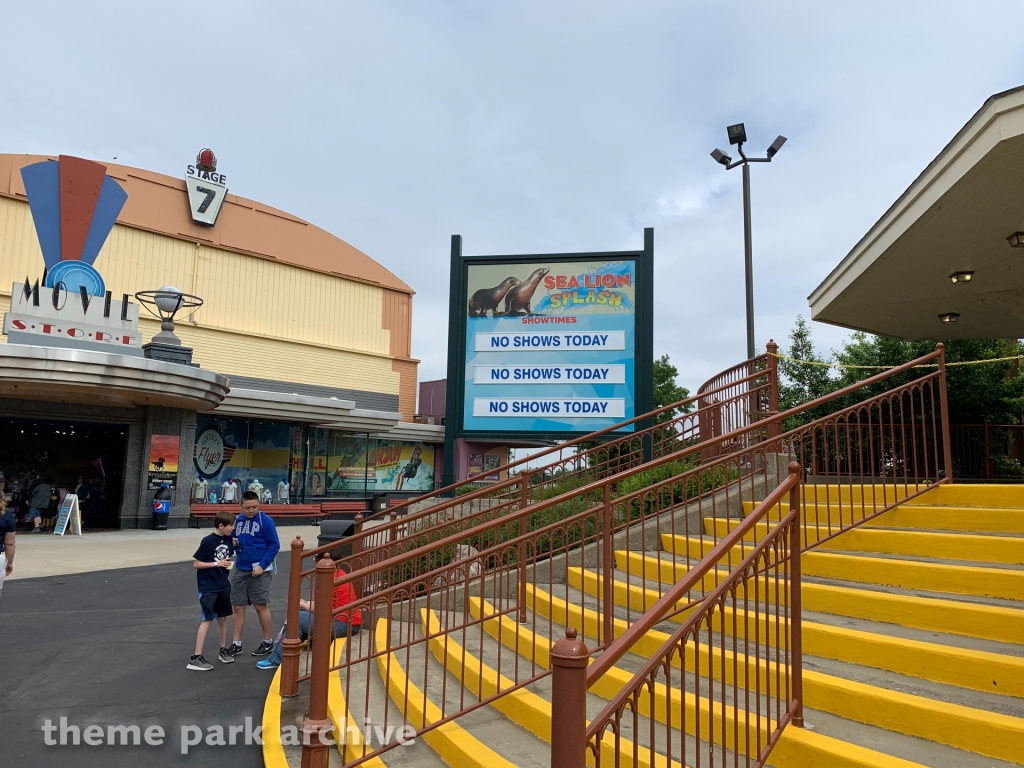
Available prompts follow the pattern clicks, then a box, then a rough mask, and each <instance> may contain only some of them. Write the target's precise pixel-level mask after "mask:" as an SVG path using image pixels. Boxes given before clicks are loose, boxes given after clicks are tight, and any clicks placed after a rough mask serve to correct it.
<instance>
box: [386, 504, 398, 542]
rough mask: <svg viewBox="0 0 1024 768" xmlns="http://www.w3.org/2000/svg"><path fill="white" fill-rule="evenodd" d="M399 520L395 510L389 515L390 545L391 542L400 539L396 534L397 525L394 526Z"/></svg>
mask: <svg viewBox="0 0 1024 768" xmlns="http://www.w3.org/2000/svg"><path fill="white" fill-rule="evenodd" d="M397 519H398V514H397V513H396V512H395V510H393V509H392V510H391V513H390V514H389V515H388V544H390V543H391V542H393V541H394V540H395V539H397V538H398V534H397V533H395V524H394V523H395V521H396V520H397Z"/></svg>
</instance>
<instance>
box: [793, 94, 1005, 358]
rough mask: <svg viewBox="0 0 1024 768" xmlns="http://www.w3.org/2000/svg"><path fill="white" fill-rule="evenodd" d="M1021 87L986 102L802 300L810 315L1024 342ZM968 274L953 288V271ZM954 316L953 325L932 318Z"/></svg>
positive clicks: (878, 327)
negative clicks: (1013, 239) (1018, 242)
mask: <svg viewBox="0 0 1024 768" xmlns="http://www.w3.org/2000/svg"><path fill="white" fill-rule="evenodd" d="M1015 231H1024V86H1021V87H1019V88H1015V89H1013V90H1010V91H1006V92H1004V93H1000V94H996V95H995V96H992V97H991V98H990V99H988V100H987V101H986V102H985V104H984V105H983V106H982V108H981V109H980V110H979V111H978V112H977V113H976V114H975V115H974V117H972V118H971V120H970V121H969V122H968V123H967V125H965V126H964V127H963V128H962V129H961V130H960V132H959V133H957V135H956V136H955V137H954V138H953V140H952V141H951V142H950V143H949V144H948V145H947V146H946V147H945V148H944V149H943V150H942V152H941V153H940V154H939V156H938V157H936V158H935V160H933V161H932V162H931V164H929V166H928V167H927V168H926V169H925V170H924V172H923V173H921V175H920V176H918V178H917V179H916V180H915V181H914V183H913V184H911V185H910V187H909V188H908V189H907V191H906V192H904V193H903V195H902V196H901V197H900V198H899V199H898V200H897V201H896V202H895V203H894V204H893V205H892V207H891V208H890V209H889V210H888V211H886V213H885V215H884V216H882V218H881V219H880V220H879V221H878V222H877V223H876V224H875V225H874V226H873V227H872V228H871V229H870V230H869V231H868V233H867V234H866V235H865V236H864V237H863V238H862V239H861V241H860V242H859V243H857V245H856V246H855V247H854V249H853V250H852V251H850V253H849V254H848V255H847V256H846V258H844V259H843V260H842V261H841V262H840V263H839V265H838V266H837V267H836V268H835V269H834V270H832V273H831V274H829V276H828V277H827V278H826V279H825V280H824V281H823V282H822V283H821V285H819V286H818V287H817V288H816V289H815V290H814V292H813V293H812V294H811V295H810V296H809V297H808V299H809V302H810V306H811V318H812V319H814V320H819V321H821V322H825V323H831V324H833V325H840V326H844V327H847V328H854V329H857V330H863V331H868V332H870V333H877V334H882V335H886V336H895V337H899V338H907V339H915V338H956V339H960V338H1024V249H1017V248H1011V247H1010V245H1009V243H1007V240H1006V238H1007V236H1009V235H1010V234H1012V233H1013V232H1015ZM959 270H973V271H974V277H973V279H972V281H971V282H970V283H967V284H954V283H953V282H952V281H951V280H950V278H949V275H950V274H951V273H952V272H954V271H959ZM948 312H957V313H959V314H960V317H959V319H958V321H957V322H956V323H949V324H942V323H940V322H939V319H938V316H939V315H940V314H942V313H948Z"/></svg>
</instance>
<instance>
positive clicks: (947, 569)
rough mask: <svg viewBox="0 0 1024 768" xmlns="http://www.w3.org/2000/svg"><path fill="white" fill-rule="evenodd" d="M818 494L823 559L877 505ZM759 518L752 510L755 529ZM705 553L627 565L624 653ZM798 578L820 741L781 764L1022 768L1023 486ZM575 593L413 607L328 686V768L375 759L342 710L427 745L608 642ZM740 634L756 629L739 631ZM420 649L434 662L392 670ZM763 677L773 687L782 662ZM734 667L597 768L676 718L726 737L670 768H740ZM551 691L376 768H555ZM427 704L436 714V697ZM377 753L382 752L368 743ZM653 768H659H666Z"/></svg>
mask: <svg viewBox="0 0 1024 768" xmlns="http://www.w3.org/2000/svg"><path fill="white" fill-rule="evenodd" d="M815 491H816V489H815V487H814V486H809V487H806V488H805V489H804V498H805V499H809V500H810V501H809V502H805V505H804V507H803V509H802V518H803V520H804V521H805V525H807V526H808V527H807V528H805V530H806V531H808V533H807V535H808V537H809V538H811V539H812V540H815V539H816V540H820V539H824V538H826V537H827V535H828V534H829V532H830V530H831V531H835V530H836V526H837V525H838V523H839V522H840V521H841V520H843V519H844V518H845V519H847V520H848V519H850V516H851V514H852V512H853V511H854V510H857V515H858V516H859V515H860V512H859V508H860V506H861V505H863V504H864V503H866V502H867V501H870V499H865V498H864V494H872V493H874V492H875V490H874V489H872V488H870V487H868V488H866V489H864V490H863V491H862V490H861V489H860V488H859V487H858V488H852V489H851V488H843V489H836V488H834V487H833V488H830V489H829V490H828V491H827V492H821V493H818V494H817V495H816V493H815ZM752 506H753V505H752V504H751V503H749V502H748V503H747V505H746V512H749V511H750V509H751V508H752ZM786 511H788V506H787V508H786ZM779 517H780V510H772V511H770V512H769V515H768V518H767V521H766V522H765V523H764V527H763V529H762V530H761V531H760V532H758V531H755V532H754V533H753V534H752V537H758V538H759V537H760V536H761V535H763V533H764V531H766V530H767V528H768V526H770V525H772V522H773V521H774V520H778V519H779ZM735 522H736V521H732V520H723V519H718V520H717V521H715V522H712V521H710V520H708V521H707V522H706V526H707V528H708V530H707V533H708V534H712V535H713V536H716V537H721V536H722V535H724V534H725V533H727V532H728V530H729V529H730V528H731V527H733V526H734V525H735ZM830 524H831V528H830ZM708 546H709V545H708V544H707V543H705V544H704V545H703V546H702V544H701V542H700V541H698V540H696V539H694V538H690V539H686V538H683V537H678V536H671V535H663V536H661V549H660V550H651V551H646V552H643V551H617V552H615V565H616V568H617V570H616V575H615V583H614V590H613V595H614V600H615V604H616V619H615V623H614V631H615V633H616V635H618V634H621V633H622V632H623V631H625V629H626V628H627V626H628V625H629V621H630V620H632V619H636V618H637V617H638V615H639V613H640V612H642V611H643V610H645V609H646V608H648V607H649V606H650V605H652V604H653V603H654V602H655V601H656V600H657V599H658V597H659V596H660V593H659V592H658V591H657V590H655V589H652V588H651V586H652V583H654V582H657V581H660V582H661V583H663V584H672V583H675V582H676V581H677V580H678V579H679V578H680V577H681V575H682V574H683V573H685V572H686V570H687V568H689V567H691V566H692V565H694V564H695V563H696V561H697V560H698V559H699V558H700V557H701V556H702V555H703V554H704V553H705V552H706V550H707V549H708ZM739 557H741V553H733V555H731V557H730V558H727V559H726V560H725V561H723V562H722V563H721V564H720V566H719V569H718V571H717V573H716V572H713V573H712V574H709V576H708V577H707V578H705V580H704V583H703V584H702V585H701V587H700V589H698V590H695V591H694V592H693V593H691V595H690V598H691V599H694V598H697V597H699V596H700V595H701V590H710V589H713V588H714V586H715V584H716V583H717V579H718V577H720V576H721V575H723V574H725V573H727V572H728V568H729V566H730V562H729V560H731V561H732V563H735V562H738V559H739ZM801 565H802V570H803V577H804V578H803V582H804V583H803V589H802V601H803V643H804V678H803V679H804V701H805V718H806V722H807V724H808V727H806V728H803V729H800V728H796V727H794V726H789V727H787V728H786V730H785V731H784V732H783V734H782V737H781V738H780V740H779V742H778V743H777V744H776V746H775V748H774V750H773V752H772V754H771V757H770V759H769V764H771V765H775V766H779V767H780V768H782V767H783V766H787V767H788V766H800V767H801V768H803V767H808V768H913V767H914V766H929V768H993V767H995V766H1000V767H1001V766H1011V765H1024V486H1022V487H1013V486H970V485H954V486H943V487H940V488H937V489H935V490H932V491H929V492H927V493H925V494H923V495H921V496H919V497H917V498H915V499H912V500H911V501H910V502H907V503H905V504H903V505H901V506H899V507H897V508H896V509H894V510H891V511H889V512H886V513H884V514H883V515H881V516H879V517H878V518H875V519H874V520H872V521H871V522H869V523H868V524H866V525H863V526H861V527H859V528H857V529H854V530H851V531H847V532H844V533H841V534H839V535H838V536H835V537H834V538H831V539H828V540H827V541H824V542H822V543H821V544H820V545H819V546H817V547H815V548H813V549H811V550H810V551H807V552H806V553H805V554H804V555H803V557H802V561H801ZM565 578H566V583H564V584H558V585H557V587H556V588H549V589H542V588H540V587H538V586H536V585H530V586H529V587H528V589H527V605H528V608H529V610H528V612H527V619H526V622H525V623H520V622H518V621H516V620H515V619H514V615H511V616H510V615H508V614H507V613H506V614H503V615H500V616H499V613H498V612H500V611H503V610H507V609H508V608H509V607H510V605H511V603H508V602H502V601H501V600H500V599H498V598H494V597H491V598H484V597H469V598H468V599H467V601H466V605H463V606H460V608H459V609H458V610H448V611H446V610H442V609H440V608H438V607H430V606H428V607H422V606H418V607H415V608H410V609H409V611H408V612H407V613H405V614H404V615H403V616H400V617H395V618H394V619H393V620H392V621H390V622H389V621H386V620H384V619H381V620H379V621H378V622H377V625H376V627H374V628H372V629H371V630H368V631H366V632H364V633H361V634H360V635H359V636H358V638H357V639H353V642H357V641H358V642H360V643H363V644H367V643H372V645H373V648H374V649H375V650H376V652H377V653H379V655H378V656H377V657H376V663H375V664H372V665H371V666H372V667H373V669H370V668H368V667H367V665H361V666H360V667H358V668H353V669H352V670H350V671H348V672H347V673H346V674H345V675H343V676H342V677H339V675H338V673H335V674H334V675H333V676H332V679H331V693H330V696H331V714H332V718H333V719H334V722H335V727H336V731H337V732H339V733H340V732H341V731H342V730H345V729H347V730H348V733H349V738H348V739H347V742H348V743H347V744H346V745H345V746H343V747H340V748H339V750H338V752H336V753H335V754H334V755H333V756H332V765H338V766H341V765H343V764H347V763H350V762H352V761H354V760H355V759H358V757H359V756H360V755H362V754H363V742H364V740H365V739H364V736H363V735H362V734H361V733H360V728H361V727H362V724H361V723H360V724H356V723H354V722H351V719H350V718H347V717H346V715H345V712H346V709H345V706H344V697H346V696H347V697H348V698H349V699H350V700H353V701H356V700H358V701H359V702H360V707H362V702H364V701H366V702H369V703H370V707H369V709H368V710H367V711H368V712H369V713H370V714H371V715H372V720H373V724H374V725H375V726H379V727H381V728H382V729H384V731H385V732H386V729H387V728H388V727H389V726H394V727H398V726H401V725H403V724H404V723H411V724H413V725H414V726H422V725H423V724H426V723H430V722H437V721H439V720H441V719H442V718H443V717H444V715H445V713H448V712H455V711H458V710H459V709H461V708H464V707H465V706H467V705H468V704H470V703H472V702H474V701H477V700H479V699H483V698H487V697H488V696H491V695H493V694H494V693H495V692H496V691H498V690H506V689H509V688H511V687H513V683H512V680H524V679H526V678H528V677H530V676H531V675H532V674H539V673H540V672H542V671H543V670H545V669H547V668H549V666H550V659H549V653H550V650H551V641H550V640H549V638H551V637H559V636H561V634H562V631H563V629H564V627H566V626H575V627H577V628H579V629H580V631H581V633H582V634H584V635H586V636H589V637H598V636H600V634H601V627H600V626H599V624H600V621H599V617H598V613H597V611H596V608H597V606H598V600H599V598H600V596H601V595H602V582H601V577H600V575H599V574H598V573H597V572H595V571H593V570H590V569H586V568H581V567H568V568H567V571H566V575H565ZM652 579H653V581H652ZM645 585H646V586H645ZM466 612H468V613H469V614H471V615H472V617H474V618H475V619H478V620H480V621H481V622H482V623H481V624H477V625H476V627H477V628H478V630H479V631H472V630H466V629H459V630H458V631H456V632H452V633H446V632H445V630H444V627H445V626H446V625H452V626H456V625H458V626H460V627H462V626H465V624H466V623H467V622H466V616H465V614H466ZM686 615H687V613H686V612H683V613H680V614H679V615H677V616H675V617H673V618H672V619H670V620H668V621H666V622H664V623H663V624H661V625H658V626H657V627H656V628H655V629H654V630H652V631H650V632H649V633H647V635H645V636H644V637H643V638H642V639H641V640H640V642H639V643H638V644H637V645H636V646H634V649H633V650H634V653H633V654H629V655H627V656H626V657H624V658H623V659H622V660H621V661H620V662H619V664H618V665H617V666H616V667H615V668H613V669H612V670H611V671H610V672H609V673H608V674H606V675H604V676H603V677H602V678H601V679H600V680H599V681H598V683H597V684H596V685H594V686H593V687H592V688H591V689H590V692H589V695H588V717H594V716H595V715H596V714H597V713H598V712H599V711H600V710H601V709H602V708H603V706H604V705H605V704H606V703H607V701H608V699H610V698H611V697H613V696H614V695H615V694H616V693H617V692H618V691H619V690H621V688H622V687H623V686H625V685H626V684H627V683H628V682H629V681H630V679H631V677H632V675H633V673H634V672H635V671H636V670H637V669H638V668H639V667H640V665H641V664H642V662H643V661H644V660H645V658H649V657H650V656H651V655H652V654H654V653H655V651H656V650H657V649H658V648H659V646H661V644H662V643H663V642H664V641H665V640H666V639H667V638H668V636H669V634H670V633H671V632H672V631H673V629H674V628H675V627H676V626H678V622H680V621H683V620H684V619H685V617H686ZM489 616H492V617H493V618H488V617H489ZM771 623H772V622H771V619H770V618H765V619H763V624H764V625H765V626H762V627H761V629H763V630H764V631H770V630H771V629H772V627H771ZM739 625H740V626H749V625H748V624H747V623H746V622H742V621H741V622H739ZM424 638H427V639H428V640H427V641H428V645H429V651H430V654H429V656H428V655H426V654H422V653H421V654H410V653H403V651H401V650H397V651H390V652H389V648H391V649H396V648H398V649H400V648H402V646H403V644H405V643H407V642H408V641H410V640H413V639H415V640H418V641H420V642H422V641H423V639H424ZM389 640H390V643H389ZM363 647H366V646H363ZM344 652H345V650H344V647H343V643H341V642H338V643H335V653H336V654H339V658H340V654H343V653H344ZM741 663H744V662H741ZM760 664H761V665H766V666H767V668H768V669H769V670H770V668H771V664H772V662H771V661H770V660H761V661H760ZM756 666H757V663H754V664H753V665H752V667H751V669H750V670H747V672H748V675H747V678H746V679H748V680H750V679H755V678H757V677H758V675H759V674H763V671H760V670H758V669H756V668H754V667H756ZM726 667H727V665H723V675H722V680H723V685H722V686H721V687H719V686H717V685H716V686H712V688H713V689H714V690H711V689H701V690H695V691H688V692H686V694H685V696H683V697H682V698H681V699H680V697H679V696H678V694H677V695H676V697H675V698H674V699H673V698H672V697H671V695H666V691H665V690H664V687H663V686H662V688H661V690H660V691H655V695H653V697H652V699H651V702H652V703H651V704H650V707H649V708H648V710H647V711H644V712H642V713H641V717H640V719H639V720H638V721H637V727H635V728H634V729H633V732H632V733H623V734H621V740H620V742H619V743H618V745H617V746H616V745H615V744H614V743H613V742H612V740H611V739H610V738H606V739H605V740H604V742H603V744H602V765H611V764H612V763H611V761H610V759H611V758H613V757H614V750H615V749H616V748H617V749H619V750H620V754H622V755H623V756H624V757H625V756H629V758H630V762H629V764H632V762H631V760H632V754H633V750H632V741H631V740H632V739H635V740H636V741H637V742H639V743H640V744H642V745H648V744H649V743H650V741H649V739H650V738H651V735H650V734H652V733H654V732H655V729H652V728H649V727H647V726H649V725H650V723H651V721H650V720H649V719H648V718H653V719H654V720H655V721H660V722H664V721H665V719H666V717H669V716H671V717H673V718H675V720H676V721H677V722H678V721H679V720H680V717H682V718H683V722H692V721H693V720H694V719H695V718H703V719H704V721H705V722H711V723H713V725H712V726H711V728H710V730H704V731H703V733H711V734H715V736H714V737H713V738H711V739H709V740H705V741H703V742H699V744H700V747H699V750H700V752H699V754H698V753H697V751H696V748H694V747H690V748H689V751H688V753H687V754H686V755H684V756H682V757H683V762H682V763H681V762H680V761H679V756H678V755H677V757H676V759H675V760H673V761H671V765H673V766H679V765H682V764H683V763H685V764H686V765H689V766H695V765H697V764H700V765H716V766H717V765H730V766H732V765H746V764H747V762H746V760H747V758H746V756H745V754H744V749H745V746H744V738H743V736H742V734H745V733H747V732H749V730H750V729H751V728H752V727H753V726H752V724H750V723H746V722H743V721H742V717H740V718H737V717H735V716H733V715H731V714H729V713H730V712H731V711H732V710H731V708H729V709H727V708H726V707H724V706H723V707H716V706H715V702H716V701H718V700H720V699H722V698H723V697H725V698H731V697H734V696H736V695H737V694H736V693H735V692H733V688H734V687H733V685H732V684H733V683H735V681H734V680H728V681H727V680H725V678H726V677H728V676H729V675H730V674H735V675H737V676H739V677H742V675H741V674H740V673H738V672H737V673H730V672H729V671H728V669H727V668H726ZM524 669H526V670H527V672H526V673H525V674H524ZM550 682H551V681H550V677H544V678H540V679H539V680H537V681H536V682H533V683H530V684H528V685H525V686H523V687H521V688H519V689H517V690H515V691H513V692H511V693H507V694H506V695H504V696H502V697H501V698H498V699H497V700H495V701H494V702H493V703H491V704H488V705H485V706H483V707H481V708H479V709H476V710H474V711H473V712H470V713H468V714H466V715H463V716H460V717H459V718H457V719H455V720H452V721H449V722H447V723H445V724H443V725H441V726H440V727H438V728H436V729H434V730H433V731H430V732H429V733H427V734H425V735H424V736H423V737H422V738H420V739H417V740H416V742H415V743H414V744H411V745H408V746H404V747H399V748H396V749H394V750H392V751H390V752H387V753H384V754H383V755H382V756H381V757H379V758H373V759H371V760H370V761H368V762H366V763H364V764H365V765H368V766H374V767H375V768H380V767H381V766H389V768H397V766H424V768H425V767H426V766H434V765H442V764H447V765H451V766H466V767H472V768H478V767H479V768H511V766H531V767H532V766H538V767H539V766H547V765H548V764H549V751H548V745H547V742H548V740H549V739H550V731H551V705H550V695H549V692H550ZM725 682H729V683H730V685H729V686H726V685H725V684H724V683H725ZM423 690H428V691H431V692H438V691H442V692H443V695H439V694H437V693H431V695H429V696H425V695H424V693H423ZM295 703H296V704H299V703H300V702H299V701H298V700H296V701H295ZM288 706H289V705H288V704H286V706H285V712H284V713H283V714H282V718H283V719H288V718H295V717H296V716H297V715H296V713H294V712H292V713H289V712H288ZM679 710H682V711H679ZM360 711H362V709H361V708H360ZM667 713H670V714H667ZM655 738H657V737H655ZM371 742H372V743H373V744H374V745H376V743H377V742H378V739H377V738H376V737H375V736H373V735H372V734H371ZM285 752H286V753H287V760H288V763H289V764H290V765H292V766H295V768H297V767H298V765H299V763H298V755H299V752H298V749H297V748H291V749H289V748H287V747H286V748H285ZM641 754H643V753H641ZM343 755H344V757H345V759H344V760H343ZM723 760H724V762H722V761H723ZM641 764H643V765H646V763H644V762H642V763H641ZM656 764H657V765H659V766H666V768H667V767H668V766H669V761H668V760H664V759H663V760H660V761H656ZM268 765H270V761H268Z"/></svg>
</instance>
